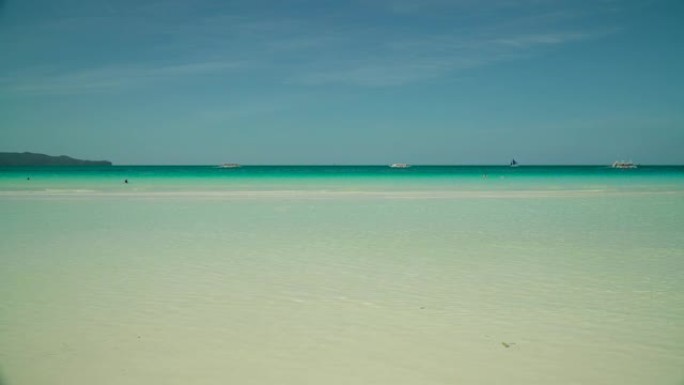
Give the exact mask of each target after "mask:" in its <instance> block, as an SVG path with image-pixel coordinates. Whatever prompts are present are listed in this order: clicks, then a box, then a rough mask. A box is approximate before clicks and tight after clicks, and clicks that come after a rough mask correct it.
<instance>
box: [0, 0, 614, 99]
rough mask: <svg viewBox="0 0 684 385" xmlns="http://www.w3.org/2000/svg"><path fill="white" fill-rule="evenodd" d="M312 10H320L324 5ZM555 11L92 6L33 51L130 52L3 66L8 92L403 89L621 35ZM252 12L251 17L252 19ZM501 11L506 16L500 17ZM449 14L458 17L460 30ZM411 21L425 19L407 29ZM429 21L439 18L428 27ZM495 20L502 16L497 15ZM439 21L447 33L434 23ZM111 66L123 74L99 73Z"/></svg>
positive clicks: (364, 5) (57, 24) (415, 2)
mask: <svg viewBox="0 0 684 385" xmlns="http://www.w3.org/2000/svg"><path fill="white" fill-rule="evenodd" d="M301 1H302V2H304V3H307V4H309V5H311V6H313V2H307V1H306V0H301ZM100 3H101V4H100ZM237 3H240V2H239V1H238V2H237ZM552 3H553V2H552V1H551V0H521V1H513V0H492V1H491V2H486V4H482V2H478V1H475V0H420V1H419V0H378V1H377V2H375V1H370V0H353V1H351V4H352V5H353V6H355V7H359V9H356V10H355V12H353V13H345V12H349V11H348V10H346V9H342V8H340V7H339V6H337V5H334V4H332V3H331V4H328V3H327V2H326V5H325V7H328V8H330V9H328V8H326V10H328V11H329V12H322V13H320V14H313V13H308V12H303V13H298V12H292V11H288V10H287V9H284V12H283V13H278V12H275V13H269V12H265V11H263V10H259V9H258V8H255V7H252V8H249V5H247V6H246V5H245V4H246V3H245V4H237V5H235V8H236V9H237V11H236V12H228V10H227V8H226V7H225V6H222V5H220V4H219V2H215V1H212V0H201V1H200V4H201V7H200V8H202V9H203V10H204V11H203V12H198V13H193V9H192V8H191V7H188V6H187V2H184V1H179V0H168V1H161V0H155V1H151V2H147V3H145V4H141V5H131V3H129V4H128V5H125V4H123V3H121V4H120V3H118V2H110V1H104V2H95V3H94V4H100V6H98V7H96V6H95V5H92V6H91V11H92V12H91V13H90V14H87V15H79V16H78V17H76V18H74V17H73V16H65V17H62V18H61V19H60V18H58V19H55V20H50V21H49V25H50V27H49V28H46V29H39V28H33V29H32V30H33V31H40V32H33V33H35V34H37V33H40V34H42V35H40V36H38V37H37V38H36V39H33V40H31V41H30V42H29V43H31V44H34V43H35V41H39V40H41V39H45V37H46V36H48V35H52V36H59V35H60V31H61V32H66V33H65V35H68V36H70V39H71V40H68V39H67V40H50V39H47V40H45V41H48V42H53V41H68V43H69V44H71V45H72V49H73V50H75V51H77V50H78V48H79V46H78V43H80V40H79V39H81V36H82V35H83V32H84V31H96V33H99V34H101V36H102V37H103V38H104V39H110V40H108V41H111V42H114V43H115V44H120V45H121V47H119V48H123V47H125V49H121V50H120V51H122V53H121V54H119V53H118V50H108V49H106V48H103V45H94V46H93V47H92V49H95V50H98V51H97V52H98V55H93V54H92V53H90V54H87V55H85V56H90V57H93V56H95V57H97V61H95V60H90V61H88V60H84V61H83V62H79V64H80V65H82V66H83V67H81V68H80V69H75V68H73V67H71V68H69V67H68V66H64V65H62V66H61V67H60V66H59V63H57V64H55V67H54V68H52V69H50V68H47V69H46V68H44V67H42V66H43V65H41V67H36V68H30V67H29V68H26V69H24V70H20V71H14V72H13V73H12V72H11V71H7V70H6V69H7V67H5V68H3V66H2V65H1V64H0V69H3V70H5V76H4V78H0V90H4V91H10V92H13V93H19V94H74V93H90V92H103V91H108V90H116V89H122V88H133V87H140V86H143V85H151V84H158V83H163V82H168V81H175V80H178V79H192V78H194V77H201V76H203V75H207V74H221V75H223V76H225V77H226V78H230V77H231V76H237V75H236V74H237V72H238V71H237V70H240V73H241V74H249V75H250V76H251V77H252V78H261V77H262V76H263V75H265V76H270V77H271V78H272V79H277V78H279V79H280V80H281V81H280V83H279V84H280V85H302V86H319V85H326V84H347V85H354V86H367V87H381V86H400V85H405V84H410V83H414V82H420V81H425V80H429V79H434V78H438V77H442V76H451V75H453V74H455V73H457V72H459V71H463V70H466V69H470V68H474V67H478V66H486V65H491V64H494V63H499V62H503V61H507V60H515V59H516V58H522V57H526V58H529V57H534V56H539V55H543V53H544V52H545V50H548V49H550V48H551V47H554V46H555V47H558V46H562V45H565V44H571V43H578V42H581V41H585V40H591V39H597V38H601V37H603V36H605V35H606V34H608V33H612V32H611V31H615V29H610V27H606V28H607V29H604V30H597V29H591V28H587V27H586V26H584V27H580V26H583V25H584V24H583V23H582V22H581V21H582V20H580V19H581V18H582V17H583V13H582V12H577V9H576V7H573V6H572V5H571V4H572V3H571V2H570V1H565V0H562V1H560V2H558V4H561V6H558V7H553V6H551V4H552ZM245 6H246V7H247V8H248V10H249V11H245V12H241V11H244V9H243V8H244V7H245ZM241 7H242V8H241ZM325 7H324V8H325ZM369 8H372V9H373V10H374V12H379V13H380V14H382V15H383V16H381V17H380V18H379V19H378V20H380V21H376V19H368V20H366V19H364V18H359V17H357V16H358V15H363V14H364V13H363V11H368V10H369ZM502 8H505V9H507V11H506V12H499V13H496V12H495V13H491V10H492V9H502ZM208 10H212V12H207V11H208ZM214 10H216V11H217V12H214ZM383 12H384V13H383ZM442 12H444V13H445V14H449V12H452V13H453V16H454V20H453V21H452V20H451V19H450V18H449V17H444V15H442V14H441V13H442ZM583 12H586V11H583ZM398 14H400V15H398ZM412 14H421V16H420V17H417V18H415V19H410V22H409V23H405V21H406V20H407V19H406V18H411V17H413V16H412ZM426 14H428V15H430V16H429V17H424V16H425V15H426ZM492 14H496V15H497V17H490V16H491V15H492ZM449 15H452V14H449ZM502 15H505V16H502ZM143 16H145V17H143ZM148 16H149V17H148ZM433 18H434V19H433ZM433 20H436V21H437V23H436V25H432V24H431V23H430V22H431V21H433ZM413 23H415V24H413ZM593 25H596V24H593ZM124 26H126V27H124ZM14 28H17V30H16V31H15V32H13V33H16V35H17V36H19V35H20V34H21V33H20V32H21V30H20V29H21V28H22V27H21V26H14ZM98 28H100V29H98ZM124 28H131V29H133V31H124V30H123V29H124ZM606 31H608V32H606ZM113 36H115V37H116V38H112V37H113ZM6 39H9V37H8V38H6ZM65 39H66V38H65ZM0 43H2V39H0ZM23 45H30V44H28V43H27V44H14V47H19V48H17V49H21V46H23ZM74 46H75V47H74ZM127 50H130V52H132V53H126V51H127ZM100 53H101V56H99V54H100ZM189 58H193V59H189ZM103 62H104V63H121V64H117V65H114V64H109V65H104V66H103V65H101V64H98V63H103ZM159 63H163V64H159ZM276 81H277V80H276Z"/></svg>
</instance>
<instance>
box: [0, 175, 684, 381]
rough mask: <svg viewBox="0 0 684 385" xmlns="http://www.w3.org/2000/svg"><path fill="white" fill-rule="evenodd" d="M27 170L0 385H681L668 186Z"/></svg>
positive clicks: (1, 274)
mask: <svg viewBox="0 0 684 385" xmlns="http://www.w3.org/2000/svg"><path fill="white" fill-rule="evenodd" d="M606 172H607V171H606ZM44 173H45V174H40V173H37V174H36V173H34V175H39V176H38V177H36V176H34V177H33V178H32V179H31V181H30V182H28V181H25V180H23V179H21V180H20V179H19V178H17V175H16V174H13V173H12V172H6V173H5V174H3V175H0V214H1V217H0V234H2V241H1V242H0V262H1V263H2V268H1V269H0V384H2V385H17V384H36V385H41V384H46V385H47V384H70V385H80V384H105V385H107V384H218V383H238V384H350V383H357V384H456V383H463V384H501V383H506V384H677V385H681V384H682V382H683V381H684V306H683V304H684V280H682V279H681V277H682V272H683V271H684V237H683V236H682V229H684V215H683V214H684V189H683V188H682V178H681V176H679V175H680V174H677V173H675V174H672V173H669V174H665V175H663V174H657V175H651V174H648V175H644V174H633V175H636V176H633V177H632V176H629V175H630V174H618V175H617V176H612V177H611V176H605V175H602V174H600V175H598V176H597V175H591V174H588V173H586V172H585V173H584V174H583V173H579V174H577V173H574V174H572V175H566V174H562V173H561V174H552V175H546V176H539V175H536V176H535V175H529V174H528V175H522V176H523V178H518V179H516V174H506V175H503V176H506V178H504V180H501V179H498V178H496V177H494V176H492V175H494V174H495V173H493V172H491V170H490V172H489V175H488V178H487V180H483V178H482V176H481V174H480V172H479V171H477V174H473V175H465V176H464V175H461V174H459V175H457V176H456V177H454V178H449V177H446V176H444V175H443V174H437V175H434V174H433V175H430V176H424V175H422V176H413V177H406V176H405V175H404V176H401V177H399V176H397V177H393V176H389V177H386V178H385V179H383V178H382V177H377V178H376V177H373V176H372V175H373V174H372V173H371V176H368V175H364V176H362V177H359V176H358V175H357V176H350V175H349V174H344V173H343V175H336V176H334V177H331V176H323V177H321V176H320V175H319V176H318V177H311V176H305V177H302V176H301V175H300V176H298V177H292V178H290V179H288V177H287V176H286V177H283V175H277V176H274V175H272V174H271V175H269V176H267V177H259V178H257V177H255V176H254V175H253V174H250V175H247V176H246V177H245V178H243V180H242V181H240V182H239V183H238V182H234V181H233V180H232V179H231V182H230V183H223V182H220V181H219V182H217V181H216V180H213V179H211V178H210V177H207V176H204V177H198V176H196V175H195V178H196V179H194V181H189V180H188V176H187V175H186V176H182V177H175V178H174V177H170V176H166V177H164V176H159V175H158V174H157V175H156V176H154V177H152V176H149V178H145V177H144V176H141V175H140V174H133V175H134V176H133V177H130V176H129V178H130V179H131V183H130V184H129V185H127V186H124V185H122V184H121V183H120V180H119V178H118V177H112V176H111V175H109V174H105V175H104V176H103V175H102V174H100V175H98V174H95V175H90V176H88V177H85V176H82V177H79V176H78V175H71V176H68V177H67V175H66V174H65V173H64V172H62V173H59V172H57V173H52V172H47V171H45V172H44ZM40 175H42V177H41V176H40ZM48 176H49V177H54V179H55V180H53V181H51V182H49V183H48V182H45V181H41V179H43V177H48ZM518 176H520V175H518ZM421 177H422V178H423V179H422V180H421V179H420V178H421ZM88 178H91V179H88ZM108 178H111V180H115V181H116V183H111V184H109V185H107V183H109V182H110V180H109V179H108ZM150 178H152V179H154V181H150ZM155 178H156V179H155ZM512 178H513V179H514V180H513V181H511V179H512ZM60 179H61V180H62V182H61V183H62V184H61V185H60V182H59V180H60ZM425 179H427V180H428V182H427V183H426V182H425ZM466 180H467V181H469V182H468V183H466ZM27 182H28V183H34V182H37V183H35V184H34V185H32V186H31V187H25V185H24V183H27ZM148 182H149V183H148ZM40 183H47V184H50V183H52V184H51V185H50V186H49V188H44V186H42V185H40ZM231 183H234V184H231ZM179 185H182V186H183V188H176V187H174V186H179ZM36 186H40V187H36ZM503 343H506V344H507V345H508V347H506V346H504V344H503Z"/></svg>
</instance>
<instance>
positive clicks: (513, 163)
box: [509, 159, 518, 167]
mask: <svg viewBox="0 0 684 385" xmlns="http://www.w3.org/2000/svg"><path fill="white" fill-rule="evenodd" d="M509 166H511V167H518V162H516V161H515V159H511V164H509Z"/></svg>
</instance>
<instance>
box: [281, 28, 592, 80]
mask: <svg viewBox="0 0 684 385" xmlns="http://www.w3.org/2000/svg"><path fill="white" fill-rule="evenodd" d="M603 34H604V33H603V32H599V33H588V32H563V33H540V34H525V35H518V36H505V37H489V36H488V37H478V38H453V37H448V36H441V37H426V38H424V39H422V40H421V39H410V40H406V41H394V42H391V43H388V44H387V47H386V48H387V49H386V50H383V51H381V53H380V54H378V55H375V56H374V58H372V59H369V60H366V61H363V62H347V63H334V64H330V65H329V66H328V67H327V68H319V69H315V70H312V71H310V72H308V73H304V74H301V75H298V76H296V77H294V78H292V79H291V80H290V81H291V82H293V83H299V84H304V85H325V84H347V85H356V86H368V87H378V86H398V85H404V84H409V83H413V82H417V81H423V80H427V79H433V78H436V77H440V76H444V75H446V74H448V73H453V72H457V71H460V70H465V69H469V68H474V67H479V66H484V65H490V64H493V63H497V62H502V61H507V60H513V59H515V58H520V57H529V56H530V55H533V54H534V53H538V48H541V47H542V46H551V45H562V44H566V43H570V42H573V41H578V40H583V39H592V38H596V37H598V36H602V35H603Z"/></svg>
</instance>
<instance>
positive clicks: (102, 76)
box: [0, 61, 244, 94]
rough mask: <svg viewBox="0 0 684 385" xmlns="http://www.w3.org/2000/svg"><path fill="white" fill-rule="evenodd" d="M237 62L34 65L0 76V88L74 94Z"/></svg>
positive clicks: (209, 70)
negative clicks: (65, 67)
mask: <svg viewBox="0 0 684 385" xmlns="http://www.w3.org/2000/svg"><path fill="white" fill-rule="evenodd" d="M243 65H244V63H241V62H222V61H213V62H212V61H209V62H194V63H183V64H170V65H160V66H156V67H155V66H149V65H148V66H108V67H102V68H94V69H93V68H91V69H83V70H69V71H55V70H46V69H44V68H43V69H37V70H36V69H34V70H28V71H21V72H18V73H15V74H12V75H8V76H5V77H4V78H0V89H5V90H10V91H13V92H15V93H22V94H77V93H90V92H104V91H110V90H115V89H120V88H124V87H135V86H140V85H144V84H149V83H152V82H162V81H169V80H178V79H181V78H188V77H193V76H201V75H207V74H216V73H224V72H227V71H233V70H236V69H239V68H241V67H243Z"/></svg>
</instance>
